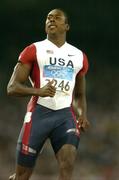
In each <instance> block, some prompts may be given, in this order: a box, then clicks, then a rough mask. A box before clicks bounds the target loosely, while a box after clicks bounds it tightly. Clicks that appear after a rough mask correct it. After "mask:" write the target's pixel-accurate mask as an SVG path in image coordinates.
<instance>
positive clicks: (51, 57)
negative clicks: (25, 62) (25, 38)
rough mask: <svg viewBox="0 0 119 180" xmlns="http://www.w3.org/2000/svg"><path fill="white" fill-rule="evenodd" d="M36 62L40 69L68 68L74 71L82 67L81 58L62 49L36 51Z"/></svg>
mask: <svg viewBox="0 0 119 180" xmlns="http://www.w3.org/2000/svg"><path fill="white" fill-rule="evenodd" d="M37 61H38V64H39V67H40V68H43V67H44V66H45V65H51V66H59V67H68V68H72V69H74V70H75V69H77V68H81V67H82V57H79V55H77V54H76V53H74V52H70V51H68V50H67V49H62V48H61V49H60V48H42V49H37Z"/></svg>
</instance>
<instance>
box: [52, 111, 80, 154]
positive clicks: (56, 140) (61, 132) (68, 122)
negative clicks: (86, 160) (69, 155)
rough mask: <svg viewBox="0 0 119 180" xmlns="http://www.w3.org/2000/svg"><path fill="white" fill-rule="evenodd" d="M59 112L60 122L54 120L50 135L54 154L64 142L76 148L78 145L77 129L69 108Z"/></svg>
mask: <svg viewBox="0 0 119 180" xmlns="http://www.w3.org/2000/svg"><path fill="white" fill-rule="evenodd" d="M60 114H61V115H60ZM60 114H59V116H58V118H59V121H60V122H61V123H59V122H58V121H56V127H55V128H54V130H53V132H52V133H51V135H50V139H51V144H52V147H53V149H54V152H55V154H57V152H58V151H59V150H60V149H61V148H62V146H63V145H65V144H69V145H73V146H74V147H76V149H77V148H78V145H79V131H78V129H77V125H76V121H75V119H74V116H73V114H72V112H71V109H70V108H65V109H63V110H62V111H61V112H60ZM57 122H58V123H57Z"/></svg>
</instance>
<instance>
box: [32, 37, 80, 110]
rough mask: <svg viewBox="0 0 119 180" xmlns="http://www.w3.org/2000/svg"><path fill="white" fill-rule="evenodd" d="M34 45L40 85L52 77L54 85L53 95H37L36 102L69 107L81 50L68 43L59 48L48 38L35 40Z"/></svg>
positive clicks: (56, 107) (54, 107) (57, 107)
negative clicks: (39, 40) (54, 91)
mask: <svg viewBox="0 0 119 180" xmlns="http://www.w3.org/2000/svg"><path fill="white" fill-rule="evenodd" d="M35 46H36V52H37V53H36V54H37V61H38V66H39V69H40V86H41V87H43V86H44V85H46V83H48V81H51V80H52V79H54V85H55V87H56V94H55V96H54V97H45V98H44V97H39V98H38V104H41V105H43V106H46V107H48V108H51V109H54V110H57V109H61V108H65V107H69V106H70V104H71V101H72V92H73V89H74V84H75V77H76V75H77V73H78V72H79V71H80V70H81V69H82V66H83V54H82V52H81V51H79V50H78V49H76V48H75V47H73V46H71V45H69V44H68V43H65V44H64V45H63V46H62V47H60V48H59V47H57V46H56V45H54V44H53V43H52V42H50V41H48V40H44V41H42V42H37V43H35Z"/></svg>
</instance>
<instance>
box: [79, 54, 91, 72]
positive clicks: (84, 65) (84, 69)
mask: <svg viewBox="0 0 119 180" xmlns="http://www.w3.org/2000/svg"><path fill="white" fill-rule="evenodd" d="M88 68H89V64H88V58H87V56H86V54H84V53H83V68H82V69H81V70H80V71H79V73H78V75H85V74H86V73H87V71H88Z"/></svg>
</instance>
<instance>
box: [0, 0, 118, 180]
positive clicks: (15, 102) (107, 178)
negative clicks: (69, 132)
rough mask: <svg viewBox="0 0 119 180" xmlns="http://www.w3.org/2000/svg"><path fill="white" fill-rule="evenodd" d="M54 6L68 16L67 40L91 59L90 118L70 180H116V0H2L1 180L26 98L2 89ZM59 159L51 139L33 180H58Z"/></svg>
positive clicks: (8, 168)
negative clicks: (11, 94)
mask: <svg viewBox="0 0 119 180" xmlns="http://www.w3.org/2000/svg"><path fill="white" fill-rule="evenodd" d="M53 8H62V9H64V10H65V11H66V12H67V13H68V14H69V17H70V21H71V29H70V31H69V33H68V36H67V41H68V42H69V43H71V44H73V45H75V46H77V47H78V48H80V49H81V50H82V51H84V52H85V53H86V54H87V56H88V59H89V64H90V68H89V71H88V74H87V76H86V79H87V102H88V118H89V120H90V122H91V128H90V130H89V131H88V132H87V133H82V134H81V141H80V146H79V150H78V155H77V160H76V165H75V170H74V180H119V111H118V107H119V80H118V75H119V61H118V52H119V51H118V48H119V45H118V41H119V24H118V23H119V14H118V9H119V2H118V1H116V0H114V1H112V0H99V1H95V0H73V1H69V0H65V1H64V0H59V1H56V0H50V1H48V0H43V1H42V0H41V1H40V0H10V1H9V0H4V1H3V0H1V1H0V50H1V51H0V87H1V88H0V117H1V118H0V180H7V179H8V176H9V175H10V174H11V173H13V172H14V167H15V148H16V141H17V137H18V134H19V131H20V128H21V125H22V123H23V118H24V114H25V111H26V104H27V102H28V100H29V98H13V97H8V96H7V94H6V87H7V83H8V81H9V79H10V76H11V73H12V71H13V68H14V66H15V64H16V62H17V59H18V56H19V53H20V52H21V51H22V50H23V49H24V48H25V46H27V45H29V44H31V43H32V42H36V41H39V40H43V39H44V38H46V34H45V32H44V22H45V17H46V15H47V13H48V12H49V11H50V10H52V9H53ZM57 173H58V168H57V162H56V160H55V157H54V153H53V151H52V148H51V146H50V143H49V141H47V142H46V144H45V148H44V151H43V153H42V154H41V156H40V157H39V159H38V161H37V165H36V168H35V171H34V174H33V176H32V178H31V179H32V180H39V179H41V180H56V177H57Z"/></svg>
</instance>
